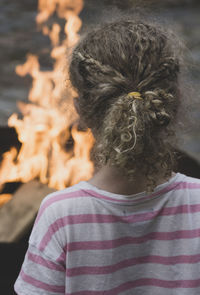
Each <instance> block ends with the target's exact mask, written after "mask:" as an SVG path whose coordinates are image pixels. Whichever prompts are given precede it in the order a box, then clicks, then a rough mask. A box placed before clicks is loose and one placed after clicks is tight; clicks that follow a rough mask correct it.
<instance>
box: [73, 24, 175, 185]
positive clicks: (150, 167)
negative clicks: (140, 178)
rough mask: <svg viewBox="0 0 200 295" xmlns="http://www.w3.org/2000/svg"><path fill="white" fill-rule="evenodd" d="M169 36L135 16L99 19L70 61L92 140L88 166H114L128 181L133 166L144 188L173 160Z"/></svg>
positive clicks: (172, 52) (171, 49) (171, 48)
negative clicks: (145, 182) (92, 159)
mask: <svg viewBox="0 0 200 295" xmlns="http://www.w3.org/2000/svg"><path fill="white" fill-rule="evenodd" d="M169 36H170V35H169V34H168V33H167V32H165V31H164V30H163V29H161V28H160V27H159V26H158V25H152V24H148V23H146V22H142V21H134V20H130V19H128V20H120V21H117V22H113V23H110V24H105V25H103V26H102V27H100V28H98V29H96V30H94V31H92V32H90V33H89V34H87V36H86V37H85V38H83V39H82V40H81V41H80V42H79V44H78V45H77V46H76V48H75V49H74V52H73V55H72V60H71V64H70V79H71V82H72V85H73V86H74V88H75V89H76V91H77V93H78V98H77V104H78V109H79V114H80V117H81V119H82V120H83V121H84V122H85V124H86V125H87V126H88V127H90V128H91V129H92V131H93V134H94V137H95V139H96V145H95V159H96V163H97V164H98V165H99V166H100V167H101V166H103V165H106V164H108V165H111V166H116V167H119V168H121V169H122V170H123V171H124V173H125V174H126V175H127V177H129V179H130V180H131V179H133V178H134V176H135V173H138V171H140V173H142V174H143V175H146V177H147V179H148V187H147V189H152V188H153V187H154V186H155V185H156V184H157V181H156V180H157V176H158V175H165V176H169V175H170V174H171V172H172V169H173V164H174V157H173V154H174V153H173V148H172V146H171V143H170V140H171V135H172V133H173V129H174V121H175V119H176V113H177V109H178V105H179V96H180V93H179V85H178V78H179V73H180V65H179V59H178V56H177V53H176V50H175V49H174V45H173V40H172V38H171V37H169ZM132 92H133V93H132ZM130 93H132V94H130Z"/></svg>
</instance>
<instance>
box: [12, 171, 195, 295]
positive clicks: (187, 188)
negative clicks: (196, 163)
mask: <svg viewBox="0 0 200 295" xmlns="http://www.w3.org/2000/svg"><path fill="white" fill-rule="evenodd" d="M15 291H16V293H17V294H19V295H40V294H48V295H50V294H51V295H58V294H65V295H117V294H120V295H198V294H200V180H198V179H195V178H191V177H187V176H185V175H183V174H180V173H177V174H176V175H175V176H174V177H173V178H171V180H170V181H169V182H167V183H164V184H162V185H159V186H158V187H157V188H156V189H155V191H154V193H152V194H150V195H147V194H145V193H139V194H136V195H132V196H125V195H118V194H114V193H109V192H106V191H103V190H100V189H98V188H96V187H94V186H93V185H91V184H89V183H87V182H80V183H79V184H77V185H75V186H73V187H70V188H67V189H65V190H63V191H59V192H56V193H53V194H50V195H48V196H47V197H46V198H45V199H44V200H43V202H42V204H41V207H40V210H39V213H38V216H37V219H36V221H35V225H34V228H33V231H32V234H31V236H30V240H29V248H28V251H27V253H26V256H25V260H24V263H23V266H22V269H21V272H20V275H19V277H18V279H17V281H16V283H15Z"/></svg>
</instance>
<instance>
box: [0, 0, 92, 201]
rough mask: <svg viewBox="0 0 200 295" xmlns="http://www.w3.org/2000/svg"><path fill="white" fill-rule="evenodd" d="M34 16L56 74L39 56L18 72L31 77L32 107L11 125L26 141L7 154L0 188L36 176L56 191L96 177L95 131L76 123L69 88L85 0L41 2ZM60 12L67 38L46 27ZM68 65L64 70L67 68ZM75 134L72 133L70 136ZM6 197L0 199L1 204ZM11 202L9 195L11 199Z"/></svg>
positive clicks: (56, 26) (23, 105) (26, 106)
mask: <svg viewBox="0 0 200 295" xmlns="http://www.w3.org/2000/svg"><path fill="white" fill-rule="evenodd" d="M38 8H39V14H38V16H37V18H36V22H37V24H38V26H39V27H40V28H41V30H42V32H43V34H45V35H48V36H49V38H50V40H51V44H52V51H51V57H52V58H53V59H54V66H53V70H51V71H41V69H40V64H39V61H38V57H37V56H34V55H31V54H30V55H28V57H27V61H26V62H25V64H23V65H19V66H17V68H16V73H17V74H18V75H20V76H25V75H27V74H29V75H31V77H32V79H33V83H32V88H31V90H30V92H29V97H28V99H29V103H22V102H19V103H18V107H19V109H20V111H21V113H22V119H21V118H19V117H18V115H17V114H13V115H12V116H11V117H10V118H9V120H8V125H9V126H12V127H14V128H15V129H16V131H17V133H18V138H19V140H20V142H21V143H22V147H21V149H20V151H19V153H18V152H17V151H16V149H15V148H12V149H11V150H10V151H8V152H6V153H5V154H4V155H3V160H2V162H1V169H0V187H2V186H3V184H5V183H6V182H13V181H22V182H28V181H30V180H32V179H34V178H38V179H39V180H40V182H42V183H46V184H48V185H49V186H50V187H53V188H56V189H63V188H65V187H66V186H69V185H73V184H75V183H77V182H79V181H81V180H87V179H88V178H90V177H91V176H92V174H93V165H92V163H91V161H90V150H91V148H92V146H93V142H94V140H93V137H92V134H91V131H90V130H88V131H87V132H83V131H79V130H78V128H77V125H76V121H77V119H78V116H77V114H76V113H75V111H74V108H73V102H72V98H73V96H74V93H73V91H72V89H71V88H70V85H69V83H67V85H66V70H65V74H64V72H63V70H64V68H65V69H66V67H67V62H66V52H68V53H70V52H71V50H72V48H73V46H74V45H75V44H76V42H77V41H78V40H79V35H78V32H79V30H80V28H81V25H82V24H81V20H80V18H79V17H78V14H79V13H80V11H81V10H82V8H83V1H82V0H39V3H38ZM54 13H57V15H58V16H59V17H61V18H64V19H65V21H66V23H65V27H64V33H65V38H64V40H61V37H60V35H61V34H60V32H61V30H62V28H61V27H60V25H59V24H57V23H54V24H53V25H52V27H51V28H49V27H48V26H47V25H46V24H45V23H46V21H47V20H48V19H49V17H50V16H51V15H52V14H54ZM63 65H64V66H63ZM70 130H71V132H70ZM70 136H72V138H73V141H74V148H73V149H70V150H69V151H66V149H65V144H66V142H67V140H69V138H70ZM3 198H4V200H6V196H4V197H3V195H0V200H2V203H3ZM7 199H8V200H9V196H7Z"/></svg>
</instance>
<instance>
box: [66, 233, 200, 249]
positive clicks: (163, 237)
mask: <svg viewBox="0 0 200 295" xmlns="http://www.w3.org/2000/svg"><path fill="white" fill-rule="evenodd" d="M199 236H200V229H195V230H182V231H174V232H152V233H149V234H147V235H145V236H141V237H129V236H128V237H123V238H119V239H115V240H104V241H80V242H71V243H68V244H67V245H66V247H65V251H68V252H71V251H78V250H104V249H114V248H117V247H120V246H124V245H129V244H141V243H145V242H147V241H149V240H160V241H170V240H177V239H194V238H197V237H199Z"/></svg>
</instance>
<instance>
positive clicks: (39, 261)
mask: <svg viewBox="0 0 200 295" xmlns="http://www.w3.org/2000/svg"><path fill="white" fill-rule="evenodd" d="M27 255H28V260H31V261H32V262H34V263H36V264H40V265H42V266H44V267H47V268H49V269H51V270H57V271H62V272H65V269H64V267H63V266H61V265H58V264H56V263H54V262H52V261H50V260H47V259H44V258H42V257H41V256H39V255H35V254H33V253H31V252H30V251H28V253H27Z"/></svg>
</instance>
